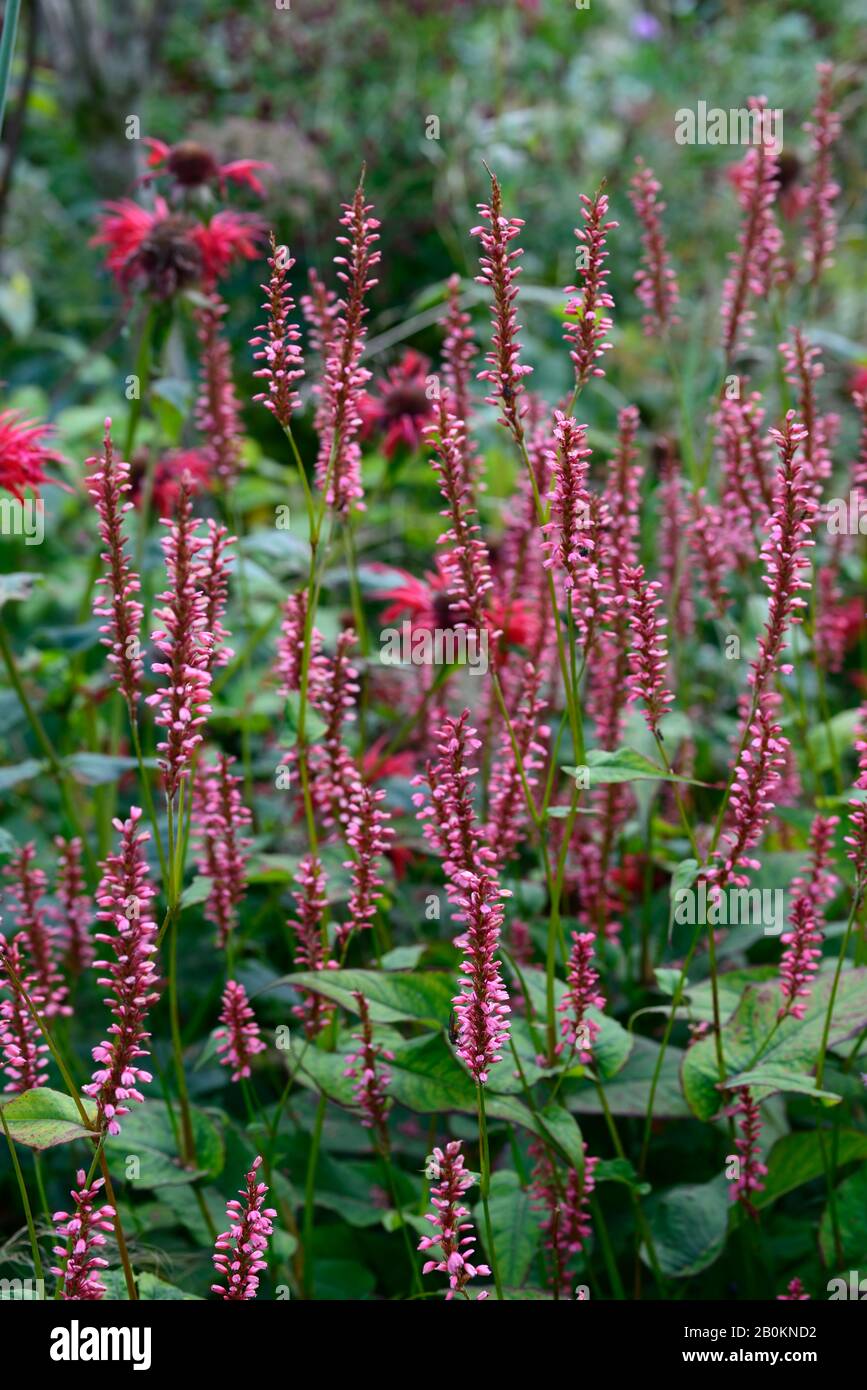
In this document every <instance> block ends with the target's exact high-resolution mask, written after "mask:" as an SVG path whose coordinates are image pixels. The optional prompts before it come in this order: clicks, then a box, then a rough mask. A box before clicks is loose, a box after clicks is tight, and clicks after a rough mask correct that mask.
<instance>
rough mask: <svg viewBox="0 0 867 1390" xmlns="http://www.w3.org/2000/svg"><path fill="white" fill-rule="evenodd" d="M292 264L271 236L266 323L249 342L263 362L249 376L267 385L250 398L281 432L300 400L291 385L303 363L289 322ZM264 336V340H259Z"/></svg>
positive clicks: (294, 328) (292, 306) (298, 337)
mask: <svg viewBox="0 0 867 1390" xmlns="http://www.w3.org/2000/svg"><path fill="white" fill-rule="evenodd" d="M294 264H295V260H294V258H293V257H292V256H290V255H289V253H288V251H287V250H286V247H285V246H278V245H277V243H276V241H275V240H274V233H273V232H272V233H271V255H270V256H269V257H268V266H269V268H270V271H271V274H270V278H269V281H268V284H267V285H263V286H262V289H263V290H264V291H265V294H266V295H267V299H266V300H265V303H264V304H263V306H262V307H263V309H267V311H268V322H267V323H266V324H260V326H259V327H258V328H257V329H256V337H255V338H251V339H250V345H251V347H254V348H256V349H257V351H256V352H254V353H253V356H254V358H255V359H256V361H258V362H263V363H264V366H262V367H260V368H259V369H258V370H257V371H255V372H254V373H253V375H254V376H256V377H260V378H262V379H263V380H264V381H266V382H267V390H266V391H262V392H260V393H259V394H258V395H256V396H254V397H253V399H254V400H255V401H261V402H262V403H263V404H264V406H265V408H266V409H267V410H270V411H271V414H272V415H273V416H274V418H275V419H276V421H277V423H278V424H279V425H282V427H283V428H284V429H286V427H287V426H288V425H289V423H290V421H291V419H292V415H293V414H294V413H295V411H298V410H300V409H301V397H300V396H299V395H298V392H297V391H296V389H295V385H294V383H295V382H296V381H300V380H301V378H302V377H303V375H304V365H303V363H304V359H303V357H302V355H301V348H300V347H299V346H298V344H299V343H300V341H301V333H300V331H299V329H298V327H297V326H296V325H295V324H294V323H293V322H292V320H291V317H290V315H291V314H292V313H293V312H294V310H295V301H294V299H293V298H292V289H291V285H290V284H289V271H290V270H291V269H292V267H293V266H294ZM262 335H264V336H262Z"/></svg>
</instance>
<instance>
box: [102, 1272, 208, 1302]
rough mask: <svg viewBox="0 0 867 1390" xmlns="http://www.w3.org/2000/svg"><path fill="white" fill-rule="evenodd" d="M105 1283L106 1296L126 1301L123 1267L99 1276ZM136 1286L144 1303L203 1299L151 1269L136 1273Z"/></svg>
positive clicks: (118, 1300) (117, 1300)
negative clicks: (158, 1276) (167, 1281)
mask: <svg viewBox="0 0 867 1390" xmlns="http://www.w3.org/2000/svg"><path fill="white" fill-rule="evenodd" d="M99 1277H100V1279H101V1280H102V1282H103V1284H105V1296H106V1298H107V1299H111V1300H113V1301H116V1302H125V1301H126V1296H127V1293H126V1280H125V1278H124V1274H123V1270H122V1269H107V1270H104V1271H103V1273H102V1274H101V1275H100V1276H99ZM135 1283H136V1288H137V1289H138V1296H139V1298H140V1299H141V1300H142V1302H144V1303H169V1302H177V1303H179V1302H184V1303H201V1302H203V1300H202V1299H201V1298H200V1297H199V1295H198V1294H195V1293H185V1292H184V1290H183V1289H179V1288H178V1287H177V1285H176V1284H167V1283H166V1281H165V1280H164V1279H158V1278H157V1276H156V1275H155V1274H151V1272H150V1270H147V1269H145V1270H142V1272H141V1273H140V1274H139V1273H136V1279H135Z"/></svg>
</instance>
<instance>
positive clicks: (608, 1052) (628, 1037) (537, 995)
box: [521, 967, 635, 1080]
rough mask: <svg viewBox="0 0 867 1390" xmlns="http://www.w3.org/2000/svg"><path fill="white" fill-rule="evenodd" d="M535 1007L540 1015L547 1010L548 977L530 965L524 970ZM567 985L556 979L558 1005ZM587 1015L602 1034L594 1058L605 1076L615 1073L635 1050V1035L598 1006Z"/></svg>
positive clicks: (555, 994)
mask: <svg viewBox="0 0 867 1390" xmlns="http://www.w3.org/2000/svg"><path fill="white" fill-rule="evenodd" d="M521 975H522V978H523V980H524V983H525V984H526V986H527V993H528V994H529V996H530V1002H531V1004H532V1006H533V1010H534V1012H535V1013H536V1015H537V1016H538V1017H540V1018H545V1016H546V1013H547V1003H546V980H545V972H544V970H536V969H535V968H529V967H528V968H527V969H526V970H522V971H521ZM566 992H567V991H566V986H565V984H564V983H563V981H562V980H555V981H554V1002H555V1005H559V1004H560V1002H561V1001H562V1000H563V999H564V998H565V995H566ZM587 1016H588V1018H592V1019H593V1020H594V1021H595V1022H596V1023H598V1024H599V1034H598V1036H597V1037H596V1039H595V1041H594V1043H593V1061H594V1063H595V1066H596V1068H597V1070H598V1072H599V1075H600V1077H602V1079H603V1080H607V1079H609V1078H610V1077H612V1076H616V1074H617V1072H619V1071H620V1069H621V1067H623V1066H625V1064H626V1059H627V1058H628V1057H629V1054H630V1052H631V1051H632V1047H633V1044H634V1042H635V1039H634V1037H633V1035H632V1034H631V1033H629V1032H628V1031H627V1030H626V1029H625V1028H624V1027H623V1025H622V1024H620V1023H618V1022H617V1019H616V1018H609V1017H608V1015H607V1014H603V1013H600V1012H599V1010H598V1009H588V1010H587Z"/></svg>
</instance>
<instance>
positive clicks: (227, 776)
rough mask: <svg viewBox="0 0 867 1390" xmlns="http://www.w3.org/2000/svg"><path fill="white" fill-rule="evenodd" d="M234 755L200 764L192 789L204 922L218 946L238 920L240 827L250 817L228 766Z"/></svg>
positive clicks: (242, 877) (243, 858) (243, 862)
mask: <svg viewBox="0 0 867 1390" xmlns="http://www.w3.org/2000/svg"><path fill="white" fill-rule="evenodd" d="M234 763H235V759H234V758H229V757H227V755H226V754H225V753H220V754H218V756H217V761H216V764H215V765H214V766H208V765H206V764H203V765H202V766H201V767H200V769H199V771H198V775H197V777H196V783H195V786H194V788H193V812H192V819H193V829H194V832H195V834H196V836H197V840H198V848H199V856H200V857H199V860H198V870H199V873H200V874H202V875H203V876H204V877H205V878H209V879H210V880H211V891H210V893H209V894H208V899H207V902H206V904H205V914H206V916H207V918H208V921H210V922H213V924H214V926H215V927H216V928H217V945H218V947H219V948H220V950H223V949H224V947H225V946H226V944H227V942H228V940H229V937H230V935H231V933H232V930H233V929H234V927H235V926H236V924H237V920H238V905H239V903H240V902H241V901H242V900H243V897H244V894H245V893H246V891H247V881H246V869H247V857H248V856H247V850H248V849H249V847H250V840H249V839H247V838H246V836H245V835H244V830H245V829H246V828H247V827H248V826H249V825H250V824H251V823H252V819H253V817H252V815H251V814H250V811H249V810H248V808H247V807H246V806H245V804H244V799H243V796H242V794H241V785H242V778H240V777H236V776H235V775H234V774H233V773H232V771H231V769H232V767H233V766H234Z"/></svg>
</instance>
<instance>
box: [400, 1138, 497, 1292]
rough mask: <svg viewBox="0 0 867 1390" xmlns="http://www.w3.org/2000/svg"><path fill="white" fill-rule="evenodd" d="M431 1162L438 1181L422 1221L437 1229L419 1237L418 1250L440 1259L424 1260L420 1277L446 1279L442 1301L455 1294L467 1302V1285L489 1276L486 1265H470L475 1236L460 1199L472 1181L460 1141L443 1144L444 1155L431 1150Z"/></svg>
mask: <svg viewBox="0 0 867 1390" xmlns="http://www.w3.org/2000/svg"><path fill="white" fill-rule="evenodd" d="M433 1161H434V1164H435V1167H436V1172H437V1178H438V1180H437V1182H436V1183H435V1184H434V1185H433V1186H432V1187H431V1192H430V1200H431V1205H432V1206H433V1208H434V1210H433V1212H432V1213H429V1214H428V1216H427V1217H426V1218H425V1219H426V1220H427V1221H430V1223H431V1225H433V1226H435V1227H436V1228H437V1231H438V1233H439V1234H438V1235H437V1236H435V1237H434V1236H422V1238H421V1240H420V1241H419V1244H418V1249H419V1250H423V1251H429V1250H430V1251H435V1252H436V1254H438V1255H439V1257H440V1258H439V1259H436V1258H434V1259H429V1260H426V1261H425V1264H424V1267H423V1269H422V1273H423V1274H432V1273H433V1272H434V1271H437V1272H439V1273H440V1274H446V1275H448V1280H449V1287H448V1290H447V1292H446V1301H448V1300H449V1299H452V1298H454V1296H455V1294H457V1295H458V1296H459V1297H461V1298H466V1299H467V1300H469V1298H470V1295H469V1294H468V1293H467V1284H468V1283H469V1282H470V1280H471V1279H475V1278H476V1277H477V1276H478V1275H480V1274H481V1275H490V1273H491V1271H490V1269H489V1268H488V1266H487V1265H474V1264H472V1262H471V1261H472V1256H473V1249H474V1246H475V1243H476V1236H475V1232H474V1230H473V1223H472V1222H471V1221H467V1220H466V1219H465V1218H466V1217H468V1216H469V1214H470V1212H469V1208H468V1207H465V1206H464V1204H463V1197H464V1195H465V1193H467V1192H468V1191H469V1189H470V1188H471V1187H472V1185H473V1179H472V1176H471V1175H470V1174H469V1173H468V1172H467V1171H466V1169H465V1168H464V1156H463V1154H462V1153H461V1140H460V1139H453V1140H452V1141H451V1142H450V1143H448V1144H446V1147H445V1151H443V1150H442V1149H434V1151H433ZM464 1232H468V1234H464ZM478 1297H479V1298H486V1297H487V1294H486V1293H484V1292H483V1293H480V1294H479V1295H478Z"/></svg>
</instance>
